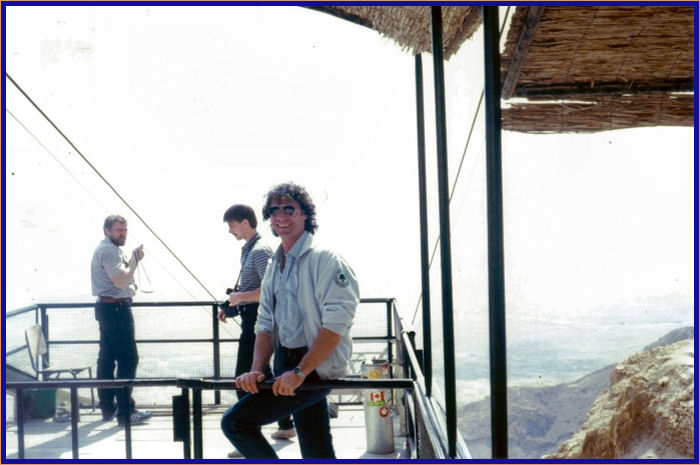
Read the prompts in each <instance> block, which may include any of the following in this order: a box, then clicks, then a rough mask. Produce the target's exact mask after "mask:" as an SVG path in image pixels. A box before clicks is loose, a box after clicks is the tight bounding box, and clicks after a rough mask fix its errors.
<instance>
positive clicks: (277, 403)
mask: <svg viewBox="0 0 700 465" xmlns="http://www.w3.org/2000/svg"><path fill="white" fill-rule="evenodd" d="M303 355H304V353H303V352H298V353H293V352H289V351H287V350H285V349H282V348H281V349H280V350H278V351H277V353H276V354H275V370H274V371H275V374H276V375H280V374H282V373H283V372H284V371H287V370H290V369H293V368H294V367H295V366H297V364H298V363H299V361H300V360H301V358H302V357H303ZM307 379H308V380H311V381H317V380H318V379H319V378H318V375H317V374H316V372H315V371H314V372H312V373H310V374H309V375H308V376H307ZM329 392H330V389H320V390H309V391H302V390H297V391H296V395H294V396H274V395H273V394H272V390H263V391H260V392H259V393H257V394H246V395H245V396H243V398H242V399H241V400H239V401H238V403H237V404H236V405H234V406H232V407H230V408H229V409H228V410H227V411H226V413H225V414H224V416H223V418H222V419H221V429H222V430H223V432H224V435H226V437H227V438H228V439H229V441H231V443H232V444H233V445H234V446H236V448H237V449H238V450H239V451H240V452H241V454H243V456H244V457H245V458H247V459H257V458H261V459H276V458H278V457H277V454H276V453H275V451H274V449H273V448H272V447H271V446H270V443H268V442H267V440H266V439H265V437H264V436H263V435H262V433H261V431H260V428H261V427H262V425H267V424H269V423H272V422H275V421H277V420H279V419H280V418H284V417H286V416H288V415H289V414H292V415H293V416H294V425H295V427H296V430H297V436H298V437H299V447H300V448H301V456H302V458H304V459H312V458H314V459H335V451H334V450H333V439H332V437H331V424H330V418H329V416H328V403H327V402H326V396H327V395H328V393H329Z"/></svg>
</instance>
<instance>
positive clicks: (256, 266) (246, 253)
mask: <svg viewBox="0 0 700 465" xmlns="http://www.w3.org/2000/svg"><path fill="white" fill-rule="evenodd" d="M224 223H227V224H228V232H229V233H231V235H233V237H235V238H236V240H239V241H240V240H243V241H245V244H244V245H243V249H242V250H241V271H240V273H239V275H238V280H237V282H236V285H235V286H234V290H233V292H231V293H230V294H229V305H230V306H231V307H237V308H238V311H239V314H240V318H241V337H240V339H239V341H238V352H237V354H236V371H235V376H239V375H241V374H243V373H245V372H247V371H248V370H250V366H251V365H252V363H253V348H254V346H255V332H254V331H253V328H254V327H255V320H256V319H257V317H258V302H259V301H260V284H261V283H262V279H263V276H264V275H265V270H266V269H267V264H268V262H269V261H270V257H271V256H272V249H270V247H269V246H267V245H265V244H264V243H263V241H262V240H261V237H260V233H258V231H257V229H256V228H257V227H258V219H257V218H256V216H255V211H254V210H253V209H252V208H251V207H249V206H248V205H241V204H236V205H233V206H231V207H229V208H228V209H227V210H226V212H225V213H224ZM218 318H219V321H221V322H222V323H226V313H225V311H224V310H223V309H221V310H219V313H218ZM268 371H269V368H266V372H268ZM236 394H237V395H238V398H239V399H241V398H242V397H243V396H244V395H245V393H244V392H242V391H237V392H236ZM278 425H279V429H278V430H277V431H275V432H274V433H272V438H273V439H290V438H293V437H294V436H296V432H295V431H294V424H293V423H292V419H291V417H286V418H283V419H281V420H280V421H279V422H278ZM228 456H229V458H234V457H240V456H241V453H240V452H239V451H238V450H236V449H234V450H233V451H232V452H230V453H229V454H228Z"/></svg>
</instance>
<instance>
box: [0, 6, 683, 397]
mask: <svg viewBox="0 0 700 465" xmlns="http://www.w3.org/2000/svg"><path fill="white" fill-rule="evenodd" d="M6 11H7V42H6V43H5V47H6V59H7V72H8V73H9V74H10V75H11V76H12V77H13V78H14V79H15V80H17V82H18V83H19V84H20V85H21V86H22V87H23V88H24V89H25V90H26V91H27V93H28V94H29V95H30V96H31V97H32V98H33V99H34V100H35V101H36V102H37V103H38V104H39V105H40V106H41V107H42V109H43V110H44V111H45V112H46V113H47V114H48V115H49V116H50V117H51V118H52V119H53V120H54V121H55V122H56V124H57V125H58V126H59V127H60V128H61V130H63V131H64V132H65V133H66V135H68V137H69V138H71V139H72V140H73V142H74V143H75V145H76V146H77V147H78V148H79V149H80V150H81V152H82V153H83V154H85V155H86V157H87V158H88V159H89V160H90V162H91V163H92V164H94V166H95V167H97V169H98V170H99V171H100V172H101V173H102V174H103V176H104V177H105V178H106V179H107V180H109V182H110V183H112V184H113V185H114V187H115V188H116V189H117V190H118V192H119V193H120V194H121V195H122V196H123V197H124V198H125V199H126V200H127V201H128V202H129V203H130V204H131V205H132V206H133V207H134V208H135V209H136V211H137V212H138V213H139V214H140V215H141V216H142V217H143V218H144V219H145V220H146V221H147V222H148V223H149V224H150V226H151V227H152V228H153V229H154V230H155V231H156V232H157V233H158V234H159V235H160V236H161V237H162V238H163V240H164V241H165V242H166V243H167V244H168V246H169V247H170V248H172V249H173V250H174V251H175V252H176V253H177V254H178V256H179V257H180V258H181V259H182V261H183V262H184V263H186V264H187V266H188V267H189V268H190V269H191V270H192V271H193V272H194V274H195V275H196V276H197V277H198V279H200V280H201V281H202V282H203V283H204V284H205V285H206V287H207V288H208V289H209V290H210V291H211V292H212V293H213V294H214V295H215V296H216V298H223V289H224V288H225V287H227V286H230V285H231V284H233V282H234V281H235V278H236V273H237V269H238V259H239V251H240V246H241V245H242V244H241V243H237V242H235V240H234V239H233V238H232V236H230V235H228V233H227V229H226V226H225V224H224V223H223V222H222V221H221V217H222V214H223V211H224V210H225V209H226V208H227V207H228V206H230V205H231V204H233V203H248V204H251V205H253V206H254V208H255V209H256V211H259V210H260V206H261V202H262V198H263V195H264V193H265V192H266V191H267V189H268V188H269V187H270V186H271V185H273V184H275V183H277V182H281V181H288V180H293V181H295V182H298V183H300V184H302V185H305V186H306V187H308V189H309V191H310V192H311V194H312V196H313V198H314V200H315V201H316V202H317V204H318V219H319V224H320V229H319V232H318V239H319V241H321V242H323V243H324V244H327V245H329V246H331V247H334V248H336V249H337V250H338V251H340V252H341V253H342V254H343V255H344V256H345V257H346V258H347V259H348V261H349V262H350V263H351V264H352V266H353V267H354V269H355V271H356V273H357V275H358V277H359V280H360V285H361V290H362V295H363V296H364V297H396V298H397V300H398V305H399V308H400V309H401V310H402V311H403V312H404V314H406V315H407V316H408V319H409V320H411V319H412V317H413V315H414V311H415V309H416V305H417V301H418V297H419V292H420V261H419V225H418V193H417V168H416V165H417V157H416V139H415V124H416V123H415V88H414V85H415V84H414V72H413V57H412V56H411V55H410V54H408V53H406V52H403V51H401V49H400V48H399V47H397V46H396V45H395V44H393V43H392V42H390V41H388V40H386V39H383V38H381V37H380V36H379V35H378V34H376V33H375V32H373V31H371V30H369V29H366V28H363V27H360V26H356V25H353V24H351V23H349V22H345V21H342V20H339V19H337V18H333V17H331V16H329V15H325V14H321V13H317V12H313V11H309V10H306V9H303V8H297V7H226V6H215V7H209V6H208V7H191V6H169V7H158V6H151V7H141V6H138V7H136V6H134V7H111V6H109V7H108V6H96V7H84V6H78V7H54V6H15V5H13V6H8V7H7V10H6ZM503 11H505V9H503V8H502V12H503ZM481 34H482V32H481V31H478V32H477V34H476V35H475V36H474V38H472V39H471V40H470V41H468V42H467V43H466V44H465V45H464V46H463V47H462V49H461V50H460V52H459V53H458V54H457V55H456V56H454V57H453V58H451V59H450V61H449V62H447V63H446V76H447V95H448V99H449V101H448V125H449V128H448V153H449V157H450V166H449V172H450V177H451V182H450V184H451V185H452V180H454V177H455V176H456V173H457V170H458V166H459V164H460V159H461V156H462V153H463V150H464V145H465V141H466V139H467V134H468V131H469V125H470V123H471V120H472V117H473V114H474V111H475V108H476V103H477V101H478V99H479V92H480V91H481V88H482V82H483V78H482V74H483V73H482V66H483V65H482V58H481ZM424 68H425V78H426V79H425V91H426V113H425V114H426V129H427V131H428V134H427V137H428V141H427V149H428V161H429V165H430V166H429V173H428V179H429V185H428V189H429V195H430V206H429V209H430V212H429V213H430V224H429V227H430V244H431V248H432V246H433V244H434V243H435V242H434V241H435V239H436V237H437V234H438V231H437V225H438V216H437V215H438V214H437V200H436V192H437V187H436V183H435V179H436V173H435V166H434V165H435V162H434V160H435V142H434V113H433V111H434V110H433V107H432V105H431V100H432V91H431V87H432V77H431V74H432V73H431V57H430V55H427V54H426V55H424ZM5 86H6V90H7V110H8V111H10V112H12V115H14V116H16V117H17V119H18V120H19V121H21V123H22V124H23V125H24V126H26V127H27V128H28V129H29V131H31V132H32V133H33V134H34V135H35V136H36V137H37V138H38V139H39V140H40V141H41V143H42V144H43V145H44V146H45V148H42V146H41V145H39V144H38V143H37V141H36V140H34V139H33V138H32V136H30V135H29V134H28V132H27V131H25V129H23V128H22V126H20V124H18V122H17V121H16V120H15V119H14V118H13V117H12V115H10V114H9V113H5V118H6V120H7V139H6V152H5V155H4V156H5V162H6V172H5V178H4V181H5V188H6V196H5V197H4V206H3V207H4V212H5V222H4V228H5V231H4V233H5V238H6V241H7V242H6V244H7V248H6V251H5V253H6V255H5V266H6V268H5V269H6V275H5V276H6V280H7V281H6V282H7V288H6V293H4V295H3V299H4V308H5V309H6V310H7V309H14V308H18V307H21V306H24V305H29V304H32V303H36V302H47V301H52V302H55V301H76V300H78V301H91V300H92V299H93V298H92V297H91V296H90V294H89V291H90V286H89V262H90V257H91V254H92V251H93V249H94V247H95V245H96V244H97V242H98V241H99V240H101V238H102V233H101V225H102V221H103V219H104V217H105V216H106V215H107V214H109V213H113V212H120V213H122V214H124V215H125V216H126V217H127V218H128V219H129V221H130V224H129V234H130V235H129V241H128V243H127V249H130V248H132V247H135V246H136V245H138V244H141V243H143V244H145V248H146V251H147V254H148V255H147V261H146V262H145V264H146V266H147V270H148V272H149V276H150V279H151V281H152V286H153V289H154V291H155V292H154V293H153V294H139V295H138V296H137V298H138V299H142V300H146V299H149V300H150V299H153V300H182V299H196V300H211V297H210V296H209V295H208V294H207V292H205V291H204V290H203V289H202V288H201V287H200V286H198V285H197V284H196V283H195V282H194V280H193V279H192V278H191V277H190V276H188V275H187V274H186V272H184V271H183V269H182V267H181V266H179V265H178V264H177V263H176V262H175V261H174V259H173V258H172V257H171V256H170V255H169V254H168V253H167V252H166V251H165V250H164V248H163V247H162V246H161V245H160V244H159V243H158V241H157V240H156V239H155V238H154V237H153V236H152V235H151V234H150V233H149V232H148V231H147V230H146V229H145V228H144V226H143V225H142V224H141V223H140V222H139V221H138V220H137V219H136V218H135V216H134V214H133V213H132V212H130V211H129V210H128V209H127V208H126V207H125V206H124V205H123V204H122V203H121V202H120V201H119V200H118V199H117V198H116V196H115V195H114V194H113V193H112V192H111V191H109V189H108V188H107V187H106V186H105V184H104V183H103V182H102V181H100V180H99V179H98V177H97V176H96V175H95V174H94V173H93V172H92V170H91V169H89V168H88V166H87V165H86V164H85V163H84V162H83V161H82V160H81V159H79V157H78V156H77V154H76V153H75V151H74V150H73V149H72V148H70V147H69V146H68V144H67V143H65V142H64V141H63V140H62V139H61V138H60V137H59V136H58V135H57V134H56V132H55V131H54V130H53V129H51V128H50V127H49V126H48V124H47V123H46V122H45V121H44V120H43V119H42V118H41V117H40V116H39V115H37V113H36V111H34V110H33V109H32V108H31V107H30V106H29V105H28V103H27V102H26V100H25V99H24V98H23V97H22V96H21V95H20V94H19V93H18V92H17V90H16V89H15V88H14V86H13V85H12V84H11V83H10V82H9V81H8V80H6V81H5ZM49 152H50V154H49ZM693 153H694V152H693V129H692V128H650V129H634V130H622V131H613V132H604V133H600V134H592V135H524V134H517V133H508V132H506V133H504V134H503V181H504V214H505V233H504V234H505V253H506V259H505V260H506V261H505V265H506V274H505V278H506V288H507V295H506V303H507V315H508V320H507V331H508V333H507V334H508V343H509V346H508V350H509V352H508V354H509V377H510V382H511V383H516V384H517V383H529V384H533V383H534V384H542V383H549V382H553V381H556V380H562V379H570V378H572V377H574V376H578V375H581V374H584V373H586V372H588V371H590V370H592V369H596V368H600V367H602V366H604V365H606V364H608V363H612V362H615V361H618V360H619V359H621V358H622V357H623V356H626V355H628V354H630V353H633V352H635V351H638V350H639V349H641V348H642V347H643V346H644V345H645V344H647V343H649V342H651V341H652V340H654V339H655V338H657V337H659V336H661V335H663V334H664V333H666V332H667V331H668V330H670V329H675V328H676V327H679V326H682V325H688V324H692V323H693V308H694V302H693V282H694V281H693V244H694V235H693V208H694V203H693V201H694V197H693V188H694V186H693V179H694V178H693V173H694V156H693ZM484 173H485V167H484V143H483V113H482V114H480V115H479V118H478V123H477V127H476V131H475V135H474V136H473V138H472V143H471V145H470V147H469V149H468V151H467V153H466V158H465V161H464V165H463V167H462V171H461V174H460V177H459V179H458V182H457V184H456V189H455V194H454V198H453V200H452V204H451V215H452V230H451V232H452V249H453V256H454V258H453V287H454V299H455V304H454V307H455V322H456V327H455V336H456V356H457V362H458V374H457V376H458V379H459V382H460V388H461V397H460V399H461V400H462V401H467V400H470V399H476V398H478V397H479V396H481V395H483V394H485V393H487V384H486V380H487V379H488V303H487V268H486V219H485V218H486V200H485V179H484V177H485V176H484ZM259 229H260V231H261V232H263V234H264V235H266V236H267V239H268V240H269V241H270V242H271V243H274V240H273V238H272V237H271V234H269V229H268V226H267V224H262V225H261V226H260V228H259ZM439 277H440V274H439V253H438V254H437V256H436V259H435V263H434V265H433V268H432V270H431V279H432V305H433V312H434V317H433V328H434V331H435V333H434V335H433V346H434V351H435V358H434V360H435V367H436V369H437V370H438V371H440V370H441V367H440V360H442V357H441V351H442V337H441V318H440V308H441V307H440V298H439V296H440V281H439ZM202 317H204V315H202ZM415 325H416V327H417V329H418V330H419V334H420V327H421V324H420V318H417V319H416V321H415ZM418 340H419V343H420V341H421V338H420V335H419V337H418ZM438 378H439V377H438ZM438 381H439V380H438Z"/></svg>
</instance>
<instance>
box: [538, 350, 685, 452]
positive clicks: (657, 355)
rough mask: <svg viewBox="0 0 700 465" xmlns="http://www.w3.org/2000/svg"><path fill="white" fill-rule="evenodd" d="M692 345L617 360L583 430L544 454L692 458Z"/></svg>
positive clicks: (651, 351)
mask: <svg viewBox="0 0 700 465" xmlns="http://www.w3.org/2000/svg"><path fill="white" fill-rule="evenodd" d="M693 347H694V343H693V340H684V341H681V342H677V343H675V344H672V345H670V346H662V347H657V348H654V349H652V350H650V351H647V352H643V353H641V354H637V355H634V356H632V357H630V358H629V359H627V360H626V361H624V362H622V363H621V364H619V365H617V366H616V367H615V369H614V370H613V372H612V374H611V375H610V382H611V386H610V389H608V390H607V391H605V392H604V393H603V394H602V395H601V396H600V397H599V398H598V399H596V401H595V403H594V405H593V408H592V409H591V411H590V412H589V414H588V418H587V419H586V422H585V423H584V425H583V426H582V427H581V430H580V431H579V432H578V433H576V434H575V435H574V436H573V437H572V438H571V439H569V440H568V441H566V442H565V443H564V444H562V445H561V446H560V447H559V449H558V451H557V452H556V453H555V454H553V455H550V456H546V457H545V458H554V459H638V458H645V459H673V458H692V457H693V448H694V442H693V439H694V430H693V416H694V409H693V398H694V393H695V390H694V361H695V359H694V356H693V354H694V351H693Z"/></svg>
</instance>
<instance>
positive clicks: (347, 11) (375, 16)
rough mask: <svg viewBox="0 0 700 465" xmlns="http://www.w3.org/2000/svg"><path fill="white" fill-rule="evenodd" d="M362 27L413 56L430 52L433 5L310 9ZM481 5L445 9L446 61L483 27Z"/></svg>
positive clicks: (316, 7)
mask: <svg viewBox="0 0 700 465" xmlns="http://www.w3.org/2000/svg"><path fill="white" fill-rule="evenodd" d="M309 8H311V9H314V10H319V11H324V12H326V13H330V14H332V15H335V16H338V17H340V18H343V19H346V20H348V21H352V22H354V23H357V24H360V25H362V26H367V27H369V28H372V29H374V30H376V31H378V32H379V33H381V34H382V35H383V36H385V37H388V38H390V39H392V40H394V41H395V42H396V43H398V44H399V46H401V47H402V48H403V49H404V50H408V51H410V52H411V53H414V54H415V53H423V52H430V49H431V45H430V7H429V6H365V5H351V6H335V5H333V6H309ZM480 24H481V10H480V8H479V7H478V6H443V7H442V28H443V44H444V53H445V58H446V59H449V58H450V57H451V56H452V55H453V54H454V53H455V52H456V51H457V50H459V47H460V46H461V45H462V43H463V42H464V41H465V40H466V39H467V38H469V37H471V35H472V34H474V32H475V31H476V30H477V29H478V28H479V25H480Z"/></svg>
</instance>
